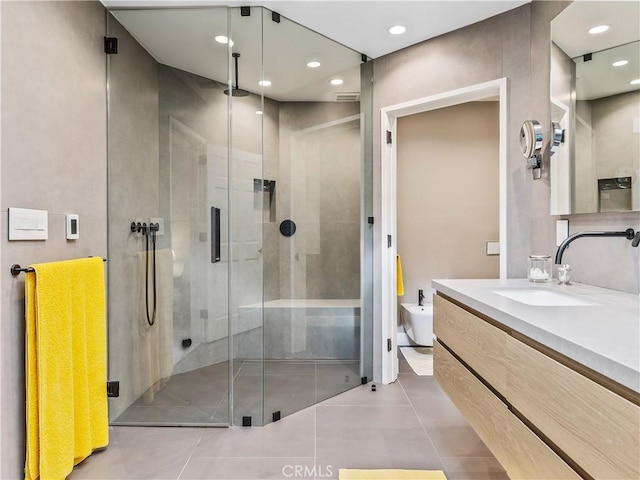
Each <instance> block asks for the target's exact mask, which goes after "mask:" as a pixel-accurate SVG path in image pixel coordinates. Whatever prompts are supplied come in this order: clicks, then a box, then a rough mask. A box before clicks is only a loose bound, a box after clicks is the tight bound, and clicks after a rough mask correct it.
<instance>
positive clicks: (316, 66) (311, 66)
mask: <svg viewBox="0 0 640 480" xmlns="http://www.w3.org/2000/svg"><path fill="white" fill-rule="evenodd" d="M319 66H320V62H316V61H313V62H309V63H307V67H309V68H318V67H319Z"/></svg>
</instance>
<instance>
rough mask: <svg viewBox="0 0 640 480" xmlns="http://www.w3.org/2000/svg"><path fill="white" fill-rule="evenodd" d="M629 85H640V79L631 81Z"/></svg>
mask: <svg viewBox="0 0 640 480" xmlns="http://www.w3.org/2000/svg"><path fill="white" fill-rule="evenodd" d="M629 83H630V84H631V85H640V78H636V79H635V80H631V81H630V82H629Z"/></svg>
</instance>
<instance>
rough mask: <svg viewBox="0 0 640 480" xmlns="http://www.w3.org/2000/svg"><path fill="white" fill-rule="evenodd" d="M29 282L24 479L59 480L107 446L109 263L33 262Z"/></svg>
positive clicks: (28, 274) (87, 259)
mask: <svg viewBox="0 0 640 480" xmlns="http://www.w3.org/2000/svg"><path fill="white" fill-rule="evenodd" d="M32 267H33V268H34V269H35V272H28V273H27V277H26V283H25V300H26V305H25V317H26V318H25V320H26V389H27V392H26V395H27V397H26V399H27V455H26V463H25V479H26V480H35V479H37V478H39V477H40V478H42V479H43V480H58V479H60V480H62V479H64V478H66V477H67V476H68V475H69V474H70V473H71V470H72V469H73V466H74V465H76V464H78V463H79V462H81V461H82V460H84V459H85V458H86V457H87V456H89V455H90V454H91V452H92V451H93V450H94V449H96V448H100V447H105V446H107V444H108V443H109V426H108V422H109V421H108V416H107V393H106V381H107V350H106V315H105V311H106V309H105V289H104V265H103V261H102V259H101V258H99V257H95V258H84V259H78V260H68V261H64V262H53V263H45V264H37V265H32Z"/></svg>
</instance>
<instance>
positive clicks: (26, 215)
mask: <svg viewBox="0 0 640 480" xmlns="http://www.w3.org/2000/svg"><path fill="white" fill-rule="evenodd" d="M48 219H49V212H48V211H47V210H34V209H31V208H16V207H9V240H46V239H47V238H49V220H48Z"/></svg>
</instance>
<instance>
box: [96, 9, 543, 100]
mask: <svg viewBox="0 0 640 480" xmlns="http://www.w3.org/2000/svg"><path fill="white" fill-rule="evenodd" d="M530 1H531V0H494V1H484V0H447V1H435V0H414V1H393V0H369V1H362V0H361V1H350V0H296V1H292V0H288V1H268V0H265V1H236V0H229V1H218V0H182V1H181V0H102V3H103V4H104V5H105V6H106V7H108V8H109V9H111V11H112V13H113V14H114V16H115V17H116V18H117V19H118V21H119V22H120V23H122V24H123V25H124V26H125V28H126V29H127V30H128V31H129V32H130V33H131V34H132V35H133V36H134V37H135V38H136V40H138V42H140V44H142V45H143V46H144V47H145V48H146V49H147V51H148V52H149V53H150V54H151V55H152V56H153V57H154V58H155V59H156V60H157V61H158V62H160V63H163V64H166V65H170V66H173V67H176V68H179V69H182V70H185V71H188V72H191V73H195V74H197V75H200V76H202V77H205V78H209V79H212V80H215V81H217V82H222V83H225V82H226V81H227V80H226V79H227V78H228V75H229V72H231V75H232V78H233V74H234V72H235V70H234V68H233V66H232V65H229V64H228V61H227V60H228V54H229V52H228V50H227V48H228V47H227V46H225V45H220V44H217V43H215V42H213V41H212V38H213V36H215V35H218V34H223V35H227V33H226V32H227V29H228V30H229V32H233V34H229V36H231V37H232V39H233V41H234V46H233V48H232V50H233V51H235V52H238V53H240V54H241V57H240V58H239V60H238V62H239V68H238V76H239V81H238V83H239V86H240V88H244V89H247V90H250V91H251V92H253V93H260V91H261V90H262V87H260V86H258V84H257V82H258V80H260V79H268V80H270V81H272V85H271V86H270V87H264V95H265V96H267V97H269V98H273V99H275V100H286V101H304V100H313V101H335V99H336V94H338V93H343V94H344V93H354V92H359V91H360V74H359V66H360V63H361V53H364V54H366V55H367V56H368V57H369V58H377V57H380V56H383V55H385V54H388V53H390V52H393V51H396V50H399V49H402V48H405V47H407V46H409V45H413V44H415V43H419V42H421V41H424V40H427V39H429V38H433V37H435V36H438V35H441V34H443V33H447V32H449V31H453V30H456V29H458V28H461V27H464V26H466V25H469V24H472V23H476V22H479V21H481V20H483V19H485V18H488V17H491V16H494V15H497V14H500V13H502V12H505V11H507V10H510V9H513V8H516V7H518V6H520V5H523V4H526V3H529V2H530ZM250 5H253V6H258V5H260V6H264V7H266V8H268V9H270V10H272V11H275V12H278V13H280V14H281V15H282V19H281V22H280V23H279V24H276V23H274V22H272V21H271V15H270V13H269V12H268V11H266V10H265V11H264V14H263V15H262V17H263V18H261V15H260V14H259V13H258V12H262V11H261V10H259V9H252V12H256V13H255V14H252V15H251V16H250V17H240V15H239V11H238V10H237V9H234V10H231V11H230V16H229V17H227V13H226V9H212V8H210V7H212V6H218V7H223V6H236V7H237V6H250ZM167 7H174V8H172V9H167ZM175 7H181V8H179V9H175ZM228 18H229V20H228ZM394 24H402V25H405V26H406V27H407V32H406V33H405V34H403V35H398V36H394V35H391V34H389V33H388V32H387V29H388V27H389V26H391V25H394ZM302 25H304V26H305V27H307V28H304V27H302ZM239 26H241V28H239ZM308 29H311V30H313V31H315V32H318V33H320V34H321V35H317V34H316V33H314V32H312V31H309V30H308ZM214 32H215V33H214ZM261 38H262V39H264V48H262V50H260V49H259V48H257V47H258V46H259V42H260V40H261ZM312 57H313V58H312ZM310 60H318V61H320V62H321V63H322V65H321V67H320V68H317V69H309V68H308V67H307V66H306V63H307V62H308V61H310ZM336 77H340V78H341V79H343V80H344V83H343V84H342V85H340V86H338V87H336V86H331V85H329V80H331V79H332V78H336Z"/></svg>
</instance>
